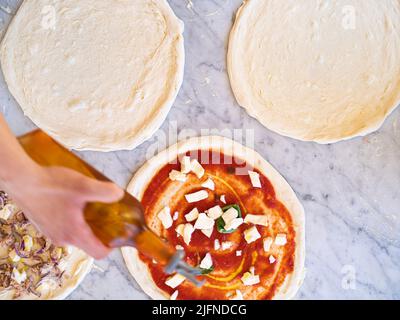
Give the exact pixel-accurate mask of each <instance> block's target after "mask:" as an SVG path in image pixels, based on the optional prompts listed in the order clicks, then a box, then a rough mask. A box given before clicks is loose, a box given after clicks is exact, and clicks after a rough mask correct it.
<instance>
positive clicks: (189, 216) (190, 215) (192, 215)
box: [185, 208, 199, 222]
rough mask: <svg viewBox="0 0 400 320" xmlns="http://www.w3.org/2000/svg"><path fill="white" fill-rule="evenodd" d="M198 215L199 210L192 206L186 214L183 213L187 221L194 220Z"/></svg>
mask: <svg viewBox="0 0 400 320" xmlns="http://www.w3.org/2000/svg"><path fill="white" fill-rule="evenodd" d="M198 216H199V210H197V208H194V209H193V210H192V211H190V212H189V213H188V214H186V215H185V219H186V221H187V222H192V221H194V220H196V219H197V218H198Z"/></svg>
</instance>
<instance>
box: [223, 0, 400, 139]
mask: <svg viewBox="0 0 400 320" xmlns="http://www.w3.org/2000/svg"><path fill="white" fill-rule="evenodd" d="M399 31H400V1H399V0H388V1H375V0H365V1H358V0H350V1H349V0H335V1H318V0H301V1H298V0H289V1H284V2H282V1H277V0H247V1H245V2H244V4H243V6H242V7H241V8H240V9H239V11H238V12H237V17H236V21H235V23H234V26H233V28H232V31H231V34H230V40H229V52H228V72H229V76H230V81H231V85H232V88H233V92H234V94H235V96H236V99H237V101H238V103H239V104H240V105H241V106H242V107H244V108H245V109H246V110H247V112H248V113H249V114H250V115H251V116H253V117H255V118H256V119H258V120H259V121H260V122H261V123H262V124H263V125H264V126H266V127H267V128H269V129H271V130H273V131H275V132H277V133H279V134H281V135H284V136H288V137H292V138H295V139H299V140H306V141H316V142H318V143H333V142H337V141H339V140H345V139H350V138H352V137H355V136H362V135H366V134H368V133H371V132H373V131H375V130H378V129H379V128H380V126H381V125H382V124H383V122H384V120H385V118H386V117H387V116H388V115H389V114H390V113H391V112H392V111H393V110H394V109H395V108H396V106H397V105H398V104H399V102H400V32H399Z"/></svg>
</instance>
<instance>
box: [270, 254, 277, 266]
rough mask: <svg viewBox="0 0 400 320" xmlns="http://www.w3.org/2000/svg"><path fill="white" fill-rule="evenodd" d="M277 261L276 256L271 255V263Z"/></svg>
mask: <svg viewBox="0 0 400 320" xmlns="http://www.w3.org/2000/svg"><path fill="white" fill-rule="evenodd" d="M275 261H276V259H275V257H274V256H273V255H270V256H269V263H270V264H273V263H274V262H275Z"/></svg>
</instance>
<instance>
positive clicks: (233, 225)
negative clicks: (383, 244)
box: [224, 218, 243, 231]
mask: <svg viewBox="0 0 400 320" xmlns="http://www.w3.org/2000/svg"><path fill="white" fill-rule="evenodd" d="M242 224H243V219H242V218H236V219H233V220H231V221H230V222H228V223H227V224H225V226H224V229H225V230H227V231H228V230H235V229H237V228H239V227H240V226H241V225H242Z"/></svg>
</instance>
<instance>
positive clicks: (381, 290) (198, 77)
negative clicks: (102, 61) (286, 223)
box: [0, 0, 400, 299]
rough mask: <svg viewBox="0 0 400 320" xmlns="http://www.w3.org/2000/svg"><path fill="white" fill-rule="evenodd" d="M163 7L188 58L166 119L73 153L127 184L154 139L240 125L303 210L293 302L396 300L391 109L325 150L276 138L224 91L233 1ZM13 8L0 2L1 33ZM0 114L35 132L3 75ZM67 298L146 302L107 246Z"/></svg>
mask: <svg viewBox="0 0 400 320" xmlns="http://www.w3.org/2000/svg"><path fill="white" fill-rule="evenodd" d="M169 2H170V4H171V6H172V8H173V9H174V11H175V13H176V14H177V16H178V17H180V18H181V19H182V20H183V21H184V23H185V34H184V36H185V47H186V55H187V56H186V71H185V80H184V84H183V87H182V89H181V91H180V93H179V96H178V98H177V100H176V102H175V104H174V106H173V108H172V110H171V112H170V114H169V117H168V119H167V121H166V122H165V123H164V125H163V126H162V128H161V129H160V130H159V131H158V132H157V133H156V135H155V136H154V137H153V138H152V139H151V140H149V141H148V142H146V143H144V144H143V145H141V146H140V147H138V148H136V149H135V150H133V151H122V152H112V153H95V152H83V153H80V155H81V156H82V157H83V158H84V159H86V160H87V161H89V162H90V163H92V164H93V165H94V166H95V167H97V168H98V169H100V170H101V171H102V172H104V173H105V174H106V175H107V176H109V177H111V178H113V179H114V180H115V181H116V182H117V183H118V184H119V185H121V186H126V185H127V183H128V182H129V180H130V178H131V177H132V175H133V173H134V172H135V171H136V170H137V169H138V168H139V167H140V166H141V164H143V163H144V161H145V159H146V157H148V156H149V155H150V154H152V153H154V152H157V148H158V149H160V147H159V145H160V142H161V145H162V144H163V143H164V144H165V146H167V145H170V144H173V143H174V142H175V140H174V136H176V135H178V138H179V139H184V138H185V136H187V135H200V134H204V133H207V130H209V129H211V131H210V132H211V133H218V134H220V135H225V136H228V137H230V135H231V134H232V132H233V131H234V129H245V130H246V129H249V130H250V131H249V132H250V133H252V134H254V139H255V149H256V150H257V151H258V152H259V153H261V154H262V155H263V156H264V157H265V159H267V160H268V161H269V162H270V163H271V164H272V165H273V166H275V168H276V169H277V170H278V171H279V172H281V174H282V175H283V176H284V177H285V178H286V179H287V180H288V182H289V183H290V184H291V186H292V187H293V189H294V190H295V191H296V193H297V195H298V197H299V198H300V200H301V201H302V203H303V205H304V207H305V211H306V250H307V251H306V268H307V275H306V279H305V282H304V284H303V286H302V288H301V290H300V292H299V294H298V296H297V297H298V299H350V298H354V299H370V298H372V299H400V110H397V111H395V112H394V113H393V114H392V115H391V116H390V117H389V118H388V119H387V121H386V122H385V124H384V126H383V127H382V128H381V129H380V130H379V131H378V132H376V133H374V134H371V135H369V136H367V137H365V138H357V139H353V140H350V141H346V142H341V143H337V144H334V145H318V144H315V143H305V142H299V141H295V140H292V139H290V138H285V137H282V136H279V135H277V134H275V133H273V132H271V131H269V130H267V129H266V128H264V127H263V126H262V125H261V124H260V123H258V122H257V121H256V120H254V119H252V118H251V117H249V116H248V115H247V113H246V112H245V111H244V110H243V109H242V108H240V107H239V106H238V104H237V103H236V101H235V99H234V96H233V94H232V91H231V88H230V85H229V81H228V77H227V72H226V47H227V40H228V33H229V30H230V28H231V25H232V20H233V17H234V13H235V11H236V9H237V8H238V7H239V6H240V4H241V0H219V1H214V0H192V1H188V0H171V1H169ZM18 3H19V1H17V0H15V1H12V0H8V1H6V0H0V5H1V7H0V19H1V20H0V29H1V32H4V30H5V29H6V27H7V24H8V22H9V20H10V18H11V14H12V12H13V11H14V8H16V7H17V5H18ZM0 110H1V112H2V113H3V114H5V116H6V119H7V121H8V122H9V124H10V126H11V127H12V129H13V131H14V132H15V133H16V134H22V133H24V132H27V131H29V130H30V129H32V128H34V126H33V125H32V123H31V122H30V121H29V120H28V119H27V118H25V117H24V116H23V114H22V111H21V110H20V108H19V107H18V105H17V104H16V102H15V101H14V99H13V98H12V97H11V95H10V93H9V92H8V90H7V87H6V85H5V83H4V80H3V79H2V78H0ZM156 142H158V143H157V144H156ZM239 142H244V141H240V140H239ZM161 149H162V148H161ZM158 151H161V150H158ZM70 299H147V296H146V295H145V294H144V293H143V292H142V291H141V290H140V288H139V287H138V285H137V284H136V282H135V281H134V280H133V278H132V277H131V276H130V274H129V273H128V271H127V269H126V267H125V265H124V262H123V259H122V256H121V253H120V252H119V251H117V250H116V251H114V252H113V253H112V254H111V256H110V257H109V258H108V259H106V260H103V261H97V262H96V267H95V268H94V269H93V271H92V272H91V273H90V274H89V275H88V276H87V277H86V279H85V280H84V282H83V283H82V285H81V286H80V287H79V288H78V289H77V290H76V291H75V292H74V293H73V294H72V295H71V296H70Z"/></svg>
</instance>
